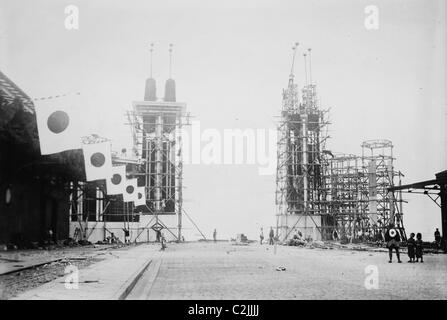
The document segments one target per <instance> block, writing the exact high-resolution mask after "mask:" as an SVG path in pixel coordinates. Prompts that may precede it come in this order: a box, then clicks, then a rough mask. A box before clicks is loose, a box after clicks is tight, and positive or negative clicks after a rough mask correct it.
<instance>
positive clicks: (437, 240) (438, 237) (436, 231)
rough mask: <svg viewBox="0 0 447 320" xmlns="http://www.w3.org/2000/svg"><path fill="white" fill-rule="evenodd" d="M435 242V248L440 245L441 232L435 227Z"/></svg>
mask: <svg viewBox="0 0 447 320" xmlns="http://www.w3.org/2000/svg"><path fill="white" fill-rule="evenodd" d="M435 242H436V248H440V247H441V233H440V232H439V229H438V228H436V230H435Z"/></svg>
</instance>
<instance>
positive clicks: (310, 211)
mask: <svg viewBox="0 0 447 320" xmlns="http://www.w3.org/2000/svg"><path fill="white" fill-rule="evenodd" d="M293 50H294V59H295V52H296V47H294V48H293ZM293 61H294V60H293ZM301 93H302V95H301V101H300V99H299V93H298V86H297V85H296V84H295V83H294V75H293V64H292V72H291V74H290V77H289V83H288V87H287V89H285V90H284V91H283V104H282V110H281V119H280V121H279V123H278V126H277V130H278V142H277V174H276V206H277V213H276V217H277V227H276V233H277V237H279V238H280V239H283V240H284V239H287V238H288V237H289V235H290V234H291V232H292V231H293V230H294V229H295V228H297V227H299V228H301V229H302V230H303V231H304V235H305V236H306V237H315V229H316V230H317V232H318V233H321V227H322V223H321V219H322V218H321V217H322V216H323V215H325V214H327V207H326V205H325V202H324V201H323V200H324V188H323V175H322V172H323V171H322V170H323V167H322V166H323V164H324V157H325V153H326V150H325V144H326V140H327V139H328V134H327V125H328V124H329V122H328V120H327V112H328V110H323V109H321V108H320V107H319V103H318V100H317V92H316V85H315V84H312V83H311V82H310V83H307V84H306V85H305V86H304V88H303V90H302V92H301Z"/></svg>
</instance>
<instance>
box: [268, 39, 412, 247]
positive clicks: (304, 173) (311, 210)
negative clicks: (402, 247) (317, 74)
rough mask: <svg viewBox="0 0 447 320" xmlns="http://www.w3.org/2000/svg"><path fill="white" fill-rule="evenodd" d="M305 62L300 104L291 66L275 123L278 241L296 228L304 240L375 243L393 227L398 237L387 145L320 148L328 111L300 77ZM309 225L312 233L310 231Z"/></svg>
mask: <svg viewBox="0 0 447 320" xmlns="http://www.w3.org/2000/svg"><path fill="white" fill-rule="evenodd" d="M293 49H294V59H295V50H296V47H294V48H293ZM309 53H310V50H309ZM305 59H306V55H305ZM309 59H310V54H309ZM293 61H294V60H293ZM307 65H308V64H307V62H306V60H305V66H306V85H305V86H304V88H303V89H302V96H301V99H299V94H298V86H297V85H296V84H295V83H294V75H293V63H292V72H291V74H290V76H289V83H288V86H287V89H285V90H283V104H282V110H281V116H280V120H279V122H278V126H277V130H278V141H277V172H276V208H277V212H276V217H277V229H276V230H277V237H278V238H279V239H280V240H282V241H284V240H288V239H289V238H290V235H291V233H292V232H293V231H294V230H300V229H301V230H302V231H304V232H302V233H304V235H305V237H307V236H310V237H312V236H313V237H317V238H321V239H325V240H327V239H340V238H344V239H348V241H352V240H353V239H358V240H364V241H366V240H373V239H377V238H378V237H379V236H380V235H381V234H383V232H384V230H385V229H386V228H387V227H388V226H389V224H394V226H395V227H396V228H398V229H399V230H400V232H401V235H402V236H403V238H404V239H405V238H406V236H405V230H404V227H403V221H402V216H403V213H402V204H403V202H404V201H403V200H402V194H401V193H399V194H398V197H397V198H396V196H395V194H394V193H393V192H389V189H390V188H393V187H394V186H395V181H396V179H397V180H398V183H399V184H400V181H401V177H402V176H403V175H402V173H401V172H400V171H396V170H395V168H394V160H395V158H394V157H393V144H392V142H391V141H389V140H368V141H365V142H363V143H362V145H361V147H362V155H361V156H357V155H352V154H335V153H332V152H331V151H328V150H326V141H327V139H328V138H329V136H328V134H327V129H328V125H329V121H328V110H323V109H321V108H320V106H319V102H318V99H317V92H316V85H315V84H313V83H312V80H310V81H308V80H307ZM309 68H310V64H309ZM300 100H301V101H300ZM309 224H311V225H312V226H311V227H309ZM309 228H311V229H313V230H314V231H315V230H316V231H317V232H314V231H312V232H313V234H312V232H309V230H308V229H309ZM301 230H300V231H301Z"/></svg>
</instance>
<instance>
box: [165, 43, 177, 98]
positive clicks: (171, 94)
mask: <svg viewBox="0 0 447 320" xmlns="http://www.w3.org/2000/svg"><path fill="white" fill-rule="evenodd" d="M164 101H171V102H175V101H176V97H175V80H174V79H172V43H170V44H169V79H168V80H166V84H165V98H164Z"/></svg>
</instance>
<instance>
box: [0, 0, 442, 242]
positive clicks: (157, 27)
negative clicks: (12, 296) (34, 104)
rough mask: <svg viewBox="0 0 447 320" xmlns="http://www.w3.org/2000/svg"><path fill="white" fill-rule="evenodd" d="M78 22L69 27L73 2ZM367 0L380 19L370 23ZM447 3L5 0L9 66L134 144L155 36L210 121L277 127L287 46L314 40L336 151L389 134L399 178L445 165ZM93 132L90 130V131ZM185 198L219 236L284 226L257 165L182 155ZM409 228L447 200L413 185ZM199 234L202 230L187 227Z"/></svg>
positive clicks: (0, 46)
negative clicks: (132, 114)
mask: <svg viewBox="0 0 447 320" xmlns="http://www.w3.org/2000/svg"><path fill="white" fill-rule="evenodd" d="M70 4H73V5H76V6H78V8H79V18H80V19H79V30H67V29H65V27H64V20H65V18H66V14H65V13H64V9H65V7H66V6H67V5H70ZM367 5H376V6H377V7H378V8H379V29H378V30H367V29H366V28H365V26H364V19H365V16H366V15H365V13H364V9H365V7H366V6H367ZM446 13H447V6H446V3H445V2H444V1H442V0H440V1H427V0H418V1H411V0H405V1H391V0H387V1H361V0H360V1H359V0H352V1H294V0H290V1H243V0H237V1H233V0H226V1H210V0H203V1H166V0H163V1H147V0H144V1H143V0H141V1H137V0H132V1H110V0H107V1H98V0H95V1H92V0H90V1H87V0H85V1H76V0H71V1H36V0H26V1H24V0H18V1H9V0H0V69H1V70H2V71H3V72H4V73H6V74H7V75H8V76H9V77H10V78H11V79H12V80H13V81H15V82H16V83H17V84H18V85H19V86H20V87H21V88H22V89H23V90H24V91H25V92H26V93H28V94H29V95H30V96H31V97H36V98H37V97H43V96H50V95H55V94H60V93H67V92H78V91H79V92H81V93H82V97H83V100H84V101H85V104H84V105H82V106H81V108H80V112H82V113H83V114H85V126H84V128H94V129H91V130H92V131H93V130H94V132H95V133H98V134H100V135H103V136H106V137H109V138H111V139H113V142H114V146H116V149H119V148H121V146H123V145H126V144H128V143H129V142H130V135H129V128H128V127H126V126H125V125H124V123H125V122H126V120H125V118H124V112H125V110H127V109H130V108H131V102H132V101H134V100H142V99H143V94H144V82H145V79H146V78H147V77H148V75H149V54H148V48H149V44H150V43H151V42H153V43H154V44H155V52H154V70H153V74H154V78H156V79H157V81H158V82H157V85H158V95H159V96H162V94H163V88H164V81H165V80H166V79H167V78H168V62H169V58H168V45H169V43H173V44H174V62H173V77H174V78H175V79H176V82H177V100H178V101H184V102H186V103H187V104H188V110H189V111H190V112H191V113H192V115H193V116H194V117H195V118H194V120H199V121H200V123H201V127H202V128H203V129H206V128H214V129H218V130H223V129H226V128H227V129H231V128H241V129H246V128H252V129H257V128H272V129H274V128H275V121H277V118H276V117H275V116H277V115H278V114H279V110H280V108H281V99H282V94H281V93H282V89H283V88H284V87H285V86H286V85H287V80H288V74H289V70H290V65H291V46H292V45H293V43H294V42H296V41H298V42H300V43H301V45H300V48H301V49H300V50H299V51H298V52H299V54H300V55H299V58H298V60H297V63H296V68H295V71H296V79H297V81H298V83H299V85H300V86H301V85H302V84H303V81H304V75H303V61H302V57H301V54H302V50H303V49H305V48H308V47H311V48H312V53H313V56H312V62H313V66H312V67H313V79H314V80H315V82H316V83H317V87H318V93H319V97H320V100H321V102H322V106H323V107H324V108H328V107H330V108H331V113H330V118H331V122H332V124H331V126H330V128H329V129H330V130H329V134H330V136H331V139H330V140H329V142H328V147H329V148H330V149H332V150H334V151H338V152H345V153H354V154H360V153H361V147H360V144H361V142H362V141H363V140H367V139H389V140H392V141H393V143H394V145H395V148H394V155H395V156H396V158H397V160H396V162H395V165H396V168H397V169H400V170H401V171H402V172H404V174H405V178H404V180H403V183H411V182H416V181H419V180H426V179H432V178H434V173H436V172H439V171H442V170H445V169H447V126H446V125H445V124H446V120H447V96H446V92H445V88H446V84H447V83H446V82H447V81H446V74H447V65H446V61H445V57H446V54H447V52H446V40H445V39H446V30H447V29H446ZM89 130H90V129H89ZM184 178H185V179H184V184H185V190H184V198H185V201H184V207H185V209H186V210H187V211H188V212H189V214H190V215H191V217H192V218H193V219H194V220H195V221H196V223H197V224H198V225H199V226H200V227H201V229H203V231H204V232H205V233H206V234H207V235H208V236H210V235H211V233H212V230H213V229H214V228H217V229H218V233H219V237H230V236H233V237H234V236H235V234H236V233H239V232H244V233H246V234H248V235H249V236H250V237H252V238H253V237H257V234H258V229H259V226H261V225H263V226H269V225H274V224H275V216H274V214H275V201H274V191H275V176H274V175H270V176H260V175H259V174H258V170H257V167H256V166H254V165H231V166H230V165H186V166H185V168H184ZM405 199H407V200H408V201H409V203H408V204H407V205H405V207H404V212H405V217H404V222H405V225H406V227H407V231H411V232H413V231H421V232H423V234H424V237H425V238H427V239H430V238H432V237H433V235H432V234H433V230H434V227H435V226H436V227H440V210H439V209H438V207H437V206H436V205H435V204H434V203H432V202H431V200H430V199H428V198H427V197H425V196H422V195H419V196H417V195H406V196H405ZM192 233H193V234H196V232H192Z"/></svg>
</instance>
